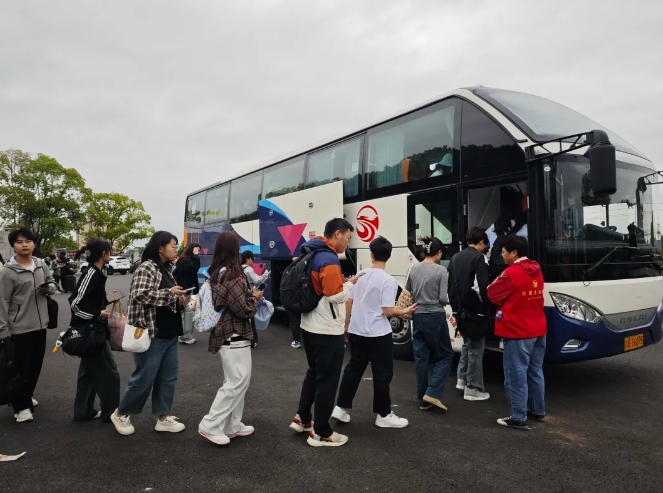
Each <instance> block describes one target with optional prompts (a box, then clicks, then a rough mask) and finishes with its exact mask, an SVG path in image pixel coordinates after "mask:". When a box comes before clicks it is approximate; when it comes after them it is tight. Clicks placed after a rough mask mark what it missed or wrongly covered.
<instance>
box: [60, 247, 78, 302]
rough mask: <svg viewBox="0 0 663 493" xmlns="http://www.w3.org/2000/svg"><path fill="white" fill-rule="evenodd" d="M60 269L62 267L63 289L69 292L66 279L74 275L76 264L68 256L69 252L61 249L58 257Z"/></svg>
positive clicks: (61, 279)
mask: <svg viewBox="0 0 663 493" xmlns="http://www.w3.org/2000/svg"><path fill="white" fill-rule="evenodd" d="M57 268H58V269H60V282H61V284H62V291H63V292H65V293H66V292H67V285H66V280H67V278H68V277H73V276H74V274H75V272H74V264H73V263H72V262H71V260H69V258H67V252H65V251H61V252H60V256H59V258H58V267H57Z"/></svg>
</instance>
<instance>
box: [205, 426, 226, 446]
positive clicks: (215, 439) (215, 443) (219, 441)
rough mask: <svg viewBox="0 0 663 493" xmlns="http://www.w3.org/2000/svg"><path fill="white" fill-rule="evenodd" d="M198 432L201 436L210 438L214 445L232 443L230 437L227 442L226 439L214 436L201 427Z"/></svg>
mask: <svg viewBox="0 0 663 493" xmlns="http://www.w3.org/2000/svg"><path fill="white" fill-rule="evenodd" d="M198 434H199V435H200V436H201V437H203V438H206V439H207V440H209V441H210V442H212V443H213V444H214V445H220V446H223V445H228V444H229V443H230V439H228V441H227V442H226V441H223V440H219V439H218V438H214V436H213V435H210V434H209V433H207V432H205V431H203V430H201V429H200V428H199V429H198Z"/></svg>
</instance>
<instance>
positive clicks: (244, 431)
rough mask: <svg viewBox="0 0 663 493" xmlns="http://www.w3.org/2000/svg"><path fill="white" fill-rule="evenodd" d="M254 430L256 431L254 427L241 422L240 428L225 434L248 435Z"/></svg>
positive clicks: (232, 435)
mask: <svg viewBox="0 0 663 493" xmlns="http://www.w3.org/2000/svg"><path fill="white" fill-rule="evenodd" d="M254 431H256V429H255V428H254V427H253V426H246V425H245V424H244V423H242V429H241V430H239V431H236V432H235V433H226V436H227V437H228V438H236V437H248V436H249V435H253V432H254Z"/></svg>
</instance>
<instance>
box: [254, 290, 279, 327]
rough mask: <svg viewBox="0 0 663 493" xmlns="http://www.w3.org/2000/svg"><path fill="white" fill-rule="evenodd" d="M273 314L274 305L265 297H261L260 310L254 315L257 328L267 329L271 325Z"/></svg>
mask: <svg viewBox="0 0 663 493" xmlns="http://www.w3.org/2000/svg"><path fill="white" fill-rule="evenodd" d="M272 315H274V305H273V304H272V303H271V301H269V300H266V299H265V298H263V299H261V300H260V302H259V304H258V310H257V311H256V314H255V316H254V317H253V321H254V323H255V327H256V330H266V329H267V327H269V322H270V320H271V319H272Z"/></svg>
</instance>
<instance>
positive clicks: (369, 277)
mask: <svg viewBox="0 0 663 493" xmlns="http://www.w3.org/2000/svg"><path fill="white" fill-rule="evenodd" d="M364 272H366V274H364V275H363V276H361V277H360V278H359V280H358V281H357V284H355V286H354V288H352V291H350V296H349V298H350V299H351V300H352V316H351V317H350V327H349V328H348V332H350V334H355V335H358V336H363V337H380V336H384V335H387V334H391V332H392V331H391V325H389V320H388V319H387V316H386V315H385V314H384V312H383V311H382V309H383V308H390V307H393V306H396V293H397V292H398V283H397V282H396V280H395V279H394V278H393V277H391V276H390V275H389V274H387V273H386V272H385V271H384V270H383V269H373V268H370V269H365V270H364Z"/></svg>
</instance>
